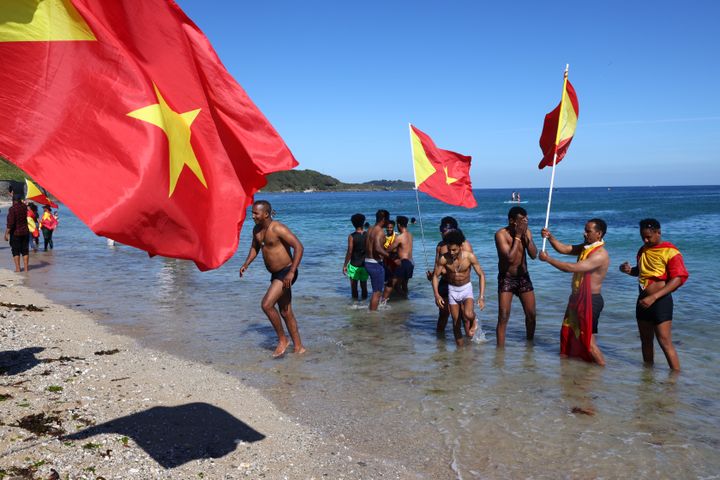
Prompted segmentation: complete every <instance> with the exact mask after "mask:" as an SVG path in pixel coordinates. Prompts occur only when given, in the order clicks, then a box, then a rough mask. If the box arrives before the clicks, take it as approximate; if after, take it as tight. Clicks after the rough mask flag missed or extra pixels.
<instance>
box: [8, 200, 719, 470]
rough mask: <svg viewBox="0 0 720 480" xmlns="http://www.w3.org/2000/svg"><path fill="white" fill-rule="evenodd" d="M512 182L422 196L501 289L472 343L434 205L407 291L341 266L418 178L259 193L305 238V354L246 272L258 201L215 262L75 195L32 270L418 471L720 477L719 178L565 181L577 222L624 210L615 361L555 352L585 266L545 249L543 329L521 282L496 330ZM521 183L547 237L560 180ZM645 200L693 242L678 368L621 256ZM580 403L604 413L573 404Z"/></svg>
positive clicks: (609, 346)
mask: <svg viewBox="0 0 720 480" xmlns="http://www.w3.org/2000/svg"><path fill="white" fill-rule="evenodd" d="M510 193H511V192H510V190H478V191H476V192H475V195H476V198H477V200H478V204H479V206H478V207H477V208H475V209H472V210H466V209H461V208H455V207H451V206H447V205H444V204H442V203H440V202H437V201H435V200H433V199H431V198H429V197H427V196H425V195H422V194H421V197H420V198H421V209H422V219H423V224H424V230H425V242H424V243H425V249H426V250H427V257H428V259H429V261H432V255H433V252H434V246H435V244H436V243H437V241H438V240H439V233H438V229H437V227H438V222H439V220H440V218H441V217H442V216H445V215H453V216H455V217H456V218H457V219H458V220H459V222H460V226H461V228H462V229H463V231H464V232H465V234H466V236H467V237H468V238H469V239H470V241H471V242H472V244H473V246H474V248H475V251H476V253H477V254H478V258H479V259H480V262H481V264H482V266H483V267H484V269H485V272H486V275H487V279H488V289H487V294H486V295H487V301H488V306H487V308H486V309H485V311H484V312H482V313H481V314H480V319H481V322H482V326H483V329H484V330H485V331H486V334H487V339H488V341H487V342H486V343H476V344H473V345H471V346H470V347H468V348H464V349H462V350H459V351H458V350H457V349H456V347H455V346H454V342H453V339H452V332H451V331H450V329H448V332H447V336H446V337H445V338H438V337H437V336H436V334H435V321H436V312H437V310H436V308H435V306H434V302H433V297H432V291H431V287H430V284H429V282H427V280H425V278H424V275H423V274H422V272H423V270H425V264H426V263H425V255H424V254H423V248H422V242H421V240H420V237H421V233H420V226H419V225H415V226H414V227H413V228H412V230H411V231H412V232H413V233H414V234H415V235H416V246H415V255H414V256H415V262H416V276H415V278H413V279H412V280H411V283H410V288H411V294H410V299H409V300H407V301H400V300H396V301H391V308H390V309H389V310H386V311H381V312H378V313H370V312H368V311H367V309H366V308H365V307H364V305H358V304H354V303H353V302H352V301H351V299H350V292H349V285H348V281H347V280H346V279H345V277H343V275H342V271H341V269H342V260H343V258H344V253H345V248H346V245H347V240H346V239H347V235H348V234H349V233H350V232H351V230H352V227H351V225H350V222H349V218H350V215H352V214H353V213H356V212H362V213H364V214H365V215H366V216H368V219H369V221H371V223H372V219H373V218H374V212H375V211H376V210H377V209H378V208H386V209H388V210H389V211H390V212H391V214H392V216H393V217H394V216H396V215H400V214H402V215H406V216H414V217H418V212H417V207H416V202H415V193H414V192H412V191H406V192H373V193H306V194H303V193H297V194H260V195H258V197H257V198H265V199H267V200H269V201H270V202H272V204H273V207H274V208H275V210H276V211H277V213H278V215H277V217H276V218H277V219H278V220H280V221H282V222H283V223H286V224H287V225H288V226H289V227H290V228H291V229H293V230H294V231H295V233H296V234H297V235H298V237H299V238H300V240H301V241H302V242H303V243H304V245H305V257H304V258H303V262H302V265H301V267H300V276H299V279H298V282H297V283H296V285H295V287H294V288H293V295H294V307H295V311H296V315H297V317H298V321H299V325H300V333H301V335H302V337H303V341H304V343H305V344H306V346H307V348H308V349H309V353H308V354H307V355H305V356H303V357H295V356H293V355H288V356H287V357H286V358H284V359H281V360H273V359H271V358H270V353H271V351H272V348H273V347H274V345H275V336H274V333H273V330H272V329H271V327H270V324H269V322H268V321H267V319H266V318H265V316H264V315H263V313H262V311H261V310H260V306H259V303H260V298H261V297H262V295H263V294H264V292H265V289H266V288H267V285H268V280H269V275H268V273H267V272H266V271H265V269H264V266H263V264H262V260H261V259H258V260H256V262H255V263H254V264H253V265H252V266H251V268H250V270H249V272H248V274H247V275H246V277H245V278H243V279H242V280H241V279H239V278H238V268H239V267H240V265H241V264H242V262H243V260H244V258H245V256H246V254H247V249H248V246H249V238H250V229H251V222H250V221H248V222H247V223H246V225H245V227H244V229H243V233H242V236H241V241H240V247H239V250H238V253H237V254H236V255H235V257H233V258H232V259H231V260H230V261H229V262H228V263H227V264H226V265H224V266H223V267H222V268H220V269H218V270H215V271H212V272H205V273H201V272H199V271H198V270H197V269H196V268H195V266H194V265H193V264H192V263H189V262H184V261H178V260H172V259H165V258H152V259H150V258H148V257H147V255H146V254H145V253H143V252H140V251H138V250H135V249H132V248H129V247H126V246H116V247H108V246H107V245H106V243H105V240H104V239H102V238H99V237H96V236H95V235H93V234H92V233H91V232H89V231H88V230H87V228H86V227H84V226H83V225H82V224H81V223H80V222H79V221H78V220H77V219H76V218H75V217H74V216H73V215H72V214H71V213H70V212H68V211H67V210H63V209H61V225H60V228H59V230H58V231H57V233H56V236H55V239H56V240H55V244H56V248H55V250H54V251H53V252H51V253H39V254H37V255H36V256H34V257H33V259H32V264H33V265H37V268H36V269H35V270H34V271H33V272H32V275H31V277H30V278H29V280H28V281H27V284H28V286H30V287H32V288H37V289H40V290H42V291H44V292H45V293H46V294H47V295H48V296H49V297H50V298H52V299H54V300H56V301H59V302H61V303H64V304H67V305H71V306H77V307H79V308H83V309H87V310H90V311H92V312H93V313H94V314H96V315H98V317H99V318H100V321H101V323H103V324H105V325H109V326H110V327H111V328H113V329H114V330H116V331H118V332H121V333H124V334H127V335H131V336H133V337H136V338H138V339H139V340H140V341H141V342H142V343H143V344H146V345H149V346H151V347H155V348H159V349H163V350H167V351H170V352H172V353H175V354H178V355H180V356H183V357H187V358H191V359H194V360H197V361H199V362H203V363H208V364H212V365H213V366H214V367H215V368H217V369H219V370H221V371H224V372H229V373H230V374H232V375H235V376H237V377H238V378H241V379H243V381H245V382H247V383H249V384H251V385H253V386H256V387H258V388H260V389H261V390H262V391H263V392H264V393H265V394H266V395H267V396H268V397H269V398H270V399H271V400H272V401H273V402H275V403H276V404H277V405H278V406H279V407H280V408H281V409H283V410H284V411H286V412H287V413H288V414H289V415H292V416H294V417H296V418H298V419H299V421H300V422H302V423H305V424H307V425H309V426H311V427H313V428H318V429H320V430H322V431H323V432H325V434H326V435H327V436H328V437H329V438H331V439H333V440H335V441H337V442H339V443H341V444H343V445H346V446H348V447H349V448H350V449H351V450H352V449H359V450H362V451H365V452H370V453H372V454H375V455H376V456H377V457H378V458H379V459H381V460H382V461H385V462H388V463H401V464H404V465H406V466H407V467H408V468H409V469H410V470H412V471H415V472H418V474H419V476H420V478H519V477H551V478H556V477H567V478H578V477H582V478H595V477H605V478H618V477H632V478H717V475H718V473H719V472H720V460H718V457H717V455H716V452H717V451H718V448H720V414H718V412H720V376H719V375H718V373H719V372H720V368H719V367H718V364H719V362H720V350H719V349H718V346H719V345H720V342H719V340H720V333H718V332H719V327H718V321H719V320H720V307H718V303H717V299H718V294H717V284H718V281H717V272H716V270H717V267H718V261H717V252H720V236H718V231H719V230H720V187H655V188H653V187H648V188H639V187H632V188H630V187H624V188H615V187H613V188H568V189H559V190H557V191H556V192H554V196H553V209H552V214H551V222H550V228H551V230H552V231H553V233H554V234H555V235H556V236H557V237H558V238H560V239H561V240H563V241H565V242H566V243H579V242H581V241H582V228H583V225H584V222H585V221H586V220H587V219H589V218H591V217H594V216H599V217H602V218H604V219H605V220H606V221H607V223H608V225H609V230H608V234H607V236H606V241H607V248H608V250H609V252H610V257H611V262H612V264H611V268H610V272H609V274H608V277H607V279H606V282H605V287H604V291H603V293H604V296H605V310H604V311H603V313H602V317H601V319H600V333H599V336H598V343H599V345H600V347H601V349H602V350H603V352H604V353H605V356H606V359H607V364H608V365H607V367H606V368H604V369H603V368H599V367H596V366H593V365H588V364H585V363H583V362H579V361H573V360H566V359H565V360H564V359H560V358H559V357H558V339H559V329H560V323H561V320H562V314H563V311H564V309H565V304H566V300H567V295H568V293H569V289H570V275H569V274H565V273H561V272H559V271H557V270H555V269H553V268H552V267H550V266H548V265H546V264H542V263H541V262H538V261H535V262H530V272H531V276H532V279H533V282H534V284H535V288H536V296H537V305H538V307H537V308H538V326H537V332H536V340H535V343H534V345H528V344H526V342H525V339H524V335H525V332H524V324H523V317H522V308H521V307H520V304H519V302H518V301H517V300H515V302H514V303H513V311H512V316H511V320H510V326H509V330H508V341H507V346H506V348H505V349H504V350H502V351H498V350H496V348H495V345H494V342H495V335H494V327H495V321H496V318H497V293H496V280H495V277H496V275H497V265H496V264H497V257H496V254H495V247H494V244H493V235H494V232H495V231H496V230H497V229H498V228H500V227H502V226H503V225H505V224H506V222H507V210H508V208H509V207H510V206H511V205H508V204H507V203H504V201H506V200H508V199H509V198H510ZM521 193H522V197H523V200H527V201H528V203H527V204H524V205H523V206H524V207H525V208H526V209H527V210H528V212H529V218H530V228H531V229H532V231H533V233H534V236H535V240H536V243H538V245H539V244H540V243H541V239H540V238H539V230H540V228H541V227H542V224H543V222H544V216H545V208H546V200H547V189H525V190H522V192H521ZM228 208H231V207H230V206H229V207H228ZM644 217H656V218H657V219H659V220H660V222H661V223H662V225H663V238H664V239H666V240H669V241H671V242H673V243H675V244H676V245H677V246H678V247H679V248H680V250H681V251H682V253H683V254H684V258H685V262H686V265H687V267H688V270H689V271H690V280H689V281H688V283H687V284H686V285H685V286H683V287H682V288H681V289H680V290H679V291H678V292H677V293H676V294H675V321H674V322H673V338H674V341H675V343H676V347H677V349H678V353H679V355H680V361H681V364H682V368H683V371H682V373H681V374H680V375H677V376H676V375H671V374H669V372H668V368H667V365H666V363H665V359H664V356H663V355H662V352H661V351H660V349H659V348H658V347H656V365H655V367H654V368H646V367H643V365H642V362H641V355H640V340H639V338H638V334H637V327H636V324H635V318H634V305H635V298H636V295H637V284H636V279H634V278H631V277H628V276H626V275H623V274H621V273H620V272H619V271H618V266H619V265H620V264H621V263H622V262H624V261H626V260H627V261H631V262H632V261H633V260H634V258H635V253H636V251H637V249H638V247H639V246H640V245H641V241H640V238H639V234H638V229H637V221H638V220H639V219H641V218H644ZM3 250H6V249H3ZM6 255H7V257H9V253H7V252H6ZM6 259H7V262H8V265H9V262H10V260H9V258H6ZM568 259H569V257H568ZM474 283H475V284H476V279H475V280H474ZM476 285H477V284H476ZM476 288H477V287H476ZM575 407H580V408H582V409H585V410H590V411H593V412H595V414H594V415H583V414H579V413H573V409H574V408H575ZM254 427H255V428H258V429H259V430H262V426H254Z"/></svg>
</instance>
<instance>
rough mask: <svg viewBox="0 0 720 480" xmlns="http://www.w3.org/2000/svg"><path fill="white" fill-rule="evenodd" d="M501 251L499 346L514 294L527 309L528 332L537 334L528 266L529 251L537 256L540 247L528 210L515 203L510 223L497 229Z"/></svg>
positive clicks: (533, 298)
mask: <svg viewBox="0 0 720 480" xmlns="http://www.w3.org/2000/svg"><path fill="white" fill-rule="evenodd" d="M495 248H496V249H497V254H498V303H499V305H498V323H497V328H496V329H495V333H496V335H497V346H498V347H504V346H505V331H506V330H507V324H508V320H510V307H511V306H512V298H513V295H517V296H518V297H520V303H522V307H523V310H524V312H525V334H526V338H527V339H528V340H530V341H532V339H533V338H534V337H535V292H534V291H533V285H532V281H531V280H530V274H529V273H528V268H527V257H526V253H527V255H530V258H532V259H535V258H536V257H537V247H536V246H535V243H534V242H533V239H532V234H531V233H530V230H528V218H527V212H526V211H525V209H524V208H522V207H512V208H511V209H510V211H509V212H508V226H507V227H503V228H501V229H500V230H498V231H497V232H495Z"/></svg>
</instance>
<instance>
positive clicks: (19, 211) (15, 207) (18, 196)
mask: <svg viewBox="0 0 720 480" xmlns="http://www.w3.org/2000/svg"><path fill="white" fill-rule="evenodd" d="M27 209H28V208H27V205H25V202H23V194H22V193H17V192H14V193H13V204H12V206H11V207H10V208H9V209H8V214H7V228H6V229H5V241H6V242H10V249H11V250H12V257H13V262H14V263H15V271H16V272H20V256H22V259H23V265H24V267H25V273H27V271H28V266H29V264H30V256H29V255H30V252H29V249H30V248H29V247H30V244H29V242H30V230H29V229H28V222H27Z"/></svg>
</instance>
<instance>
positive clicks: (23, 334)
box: [0, 268, 423, 479]
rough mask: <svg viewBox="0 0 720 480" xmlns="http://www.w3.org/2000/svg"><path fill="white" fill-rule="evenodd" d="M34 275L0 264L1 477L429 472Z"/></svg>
mask: <svg viewBox="0 0 720 480" xmlns="http://www.w3.org/2000/svg"><path fill="white" fill-rule="evenodd" d="M32 274H33V272H32V268H31V271H30V275H32ZM23 276H24V274H21V275H18V274H15V273H13V272H11V271H9V270H7V269H0V303H2V306H0V342H1V343H0V418H2V421H1V423H2V424H1V425H0V476H2V473H4V474H6V475H8V476H9V477H10V478H12V477H19V478H52V475H54V474H53V471H55V472H57V473H58V474H59V477H58V478H100V477H103V478H105V479H111V478H123V479H128V478H138V479H140V478H143V479H146V478H212V479H215V478H317V479H321V478H347V479H352V478H364V479H367V478H422V477H423V475H422V474H420V473H418V472H410V471H408V470H407V469H406V468H405V467H403V466H402V465H397V464H391V463H389V462H387V461H383V460H379V459H376V458H373V457H368V456H364V455H361V454H358V453H356V452H353V451H351V450H350V449H348V447H347V446H345V445H341V444H337V443H332V442H328V441H326V439H324V438H323V437H322V436H321V435H320V434H319V433H318V432H316V431H314V430H312V429H310V428H308V427H306V426H303V425H302V424H301V420H302V419H298V418H289V417H288V416H287V415H285V414H283V413H281V412H280V411H279V410H278V409H277V408H276V407H275V406H274V405H273V404H272V403H270V402H269V401H268V400H267V399H266V398H264V397H263V396H262V395H261V394H260V393H259V392H258V391H257V390H255V389H253V388H250V387H248V386H246V385H244V384H243V383H242V382H241V381H239V380H238V379H236V378H234V377H232V376H230V375H227V374H224V373H221V372H218V371H216V370H214V369H212V368H211V367H209V366H207V365H201V364H198V363H193V362H190V361H187V360H183V359H179V358H177V357H174V356H172V355H169V354H167V353H163V352H158V351H155V350H151V349H148V348H144V347H141V346H139V345H138V344H137V342H135V341H134V340H132V339H130V338H127V337H123V336H119V335H116V334H113V333H111V332H110V331H109V330H108V329H106V328H105V327H103V326H100V325H98V324H97V323H96V322H95V321H94V320H93V318H92V317H91V316H89V315H88V314H86V313H82V312H78V311H74V310H71V309H69V308H66V307H63V306H61V305H57V304H53V303H52V302H50V301H48V300H47V299H46V298H45V297H43V296H42V295H41V294H40V293H38V292H35V291H33V290H31V289H29V288H26V287H24V286H23V280H22V279H23ZM30 305H32V306H34V307H39V309H41V311H38V310H37V309H35V308H33V307H30ZM22 475H25V476H24V477H23V476H22Z"/></svg>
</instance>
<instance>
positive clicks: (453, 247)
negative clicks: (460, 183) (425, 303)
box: [432, 230, 485, 346]
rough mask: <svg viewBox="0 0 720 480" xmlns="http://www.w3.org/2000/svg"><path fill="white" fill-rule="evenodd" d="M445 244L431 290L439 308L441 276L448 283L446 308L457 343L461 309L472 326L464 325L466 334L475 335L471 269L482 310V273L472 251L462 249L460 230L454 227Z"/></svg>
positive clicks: (442, 301) (462, 239) (436, 266)
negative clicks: (445, 248) (473, 273)
mask: <svg viewBox="0 0 720 480" xmlns="http://www.w3.org/2000/svg"><path fill="white" fill-rule="evenodd" d="M444 240H445V245H446V246H447V251H446V253H444V254H443V255H442V256H441V257H440V260H439V261H438V262H437V264H436V265H435V271H434V272H433V280H432V283H433V293H434V294H435V303H436V304H437V306H438V307H440V308H443V307H444V306H445V301H446V300H445V299H444V298H443V297H442V295H441V294H440V291H439V284H440V276H444V277H445V278H446V279H447V282H448V297H447V301H448V308H449V310H450V314H451V315H452V318H453V333H454V334H455V343H456V344H457V345H458V346H462V345H463V338H462V330H461V328H460V322H461V317H460V311H462V317H463V318H464V319H465V321H466V322H468V323H469V324H470V325H471V327H470V328H469V329H467V328H466V331H467V334H468V337H472V336H473V335H475V332H476V331H477V329H478V321H477V318H476V317H475V308H474V303H475V302H474V298H473V288H472V282H471V281H470V269H471V268H473V269H474V270H475V273H477V274H478V277H480V295H479V296H478V302H477V303H478V305H479V306H480V310H484V309H485V272H483V270H482V267H480V263H479V262H478V260H477V258H476V257H475V254H473V253H469V252H466V251H464V250H463V249H462V244H463V242H465V235H463V233H462V232H461V231H459V230H453V231H452V232H449V233H448V234H447V235H445V238H444Z"/></svg>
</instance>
